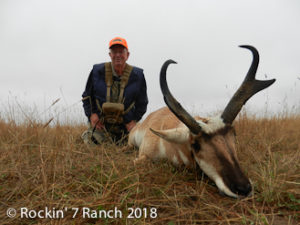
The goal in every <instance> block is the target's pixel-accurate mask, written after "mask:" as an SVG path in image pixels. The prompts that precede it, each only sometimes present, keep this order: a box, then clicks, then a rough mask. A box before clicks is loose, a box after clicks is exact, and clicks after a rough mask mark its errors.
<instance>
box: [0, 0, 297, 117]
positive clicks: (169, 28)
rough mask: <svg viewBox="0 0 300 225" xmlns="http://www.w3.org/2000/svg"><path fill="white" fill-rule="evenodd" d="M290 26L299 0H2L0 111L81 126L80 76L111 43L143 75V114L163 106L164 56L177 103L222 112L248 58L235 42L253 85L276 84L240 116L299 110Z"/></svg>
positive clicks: (292, 28)
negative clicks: (116, 41)
mask: <svg viewBox="0 0 300 225" xmlns="http://www.w3.org/2000/svg"><path fill="white" fill-rule="evenodd" d="M299 22H300V1H298V0H265V1H264V0H251V1H250V0H244V1H240V0H226V1H221V0H219V1H216V0H205V1H203V0H197V1H196V0H195V1H192V0H190V1H178V0H160V1H158V0H151V1H142V0H131V1H126V0H123V1H121V0H118V1H114V0H109V1H106V0H104V1H100V0H51V1H50V0H47V1H46V0H1V1H0V75H1V82H0V103H1V104H0V105H1V112H2V114H3V111H6V113H7V111H9V110H11V109H9V107H10V106H13V108H14V107H21V108H22V107H23V108H24V107H25V105H27V106H28V107H31V106H34V107H35V109H36V110H38V111H39V116H41V117H44V118H45V119H47V118H46V117H47V116H48V115H49V114H51V115H56V114H59V113H60V112H61V111H62V108H66V109H68V110H70V111H73V112H74V114H73V113H70V114H71V115H70V118H71V119H72V118H76V119H78V120H84V113H83V110H82V104H81V103H79V102H80V99H81V94H82V92H83V90H84V88H85V84H86V80H87V77H88V74H89V72H90V70H91V69H92V66H93V64H96V63H101V62H106V61H109V60H110V58H109V56H108V42H109V41H110V40H111V39H112V38H113V37H115V36H121V37H124V38H125V39H126V40H127V42H128V45H129V51H130V57H129V60H128V63H129V64H131V65H135V66H138V67H141V68H143V69H144V73H145V77H146V81H147V86H148V95H149V100H150V103H149V107H148V112H147V113H149V112H151V111H154V110H156V109H158V108H160V107H162V106H164V105H165V104H164V102H163V99H162V95H161V92H160V88H159V82H158V79H159V71H160V68H161V66H162V64H163V62H164V61H165V60H167V59H173V60H175V61H177V62H178V64H177V65H171V66H170V67H169V70H168V76H167V79H168V82H169V86H170V89H171V91H172V93H173V95H174V96H175V97H176V98H177V99H178V100H179V101H180V102H181V103H182V105H184V106H185V107H186V108H187V109H188V110H191V111H192V113H193V114H195V113H196V114H199V115H202V116H203V115H206V114H209V112H216V111H220V110H222V109H223V108H224V107H225V105H226V104H227V102H228V101H229V99H230V97H231V96H232V95H233V93H234V92H235V90H236V89H237V88H238V87H239V85H240V83H241V82H242V80H243V79H244V76H245V75H246V73H247V71H248V68H249V66H250V63H251V60H252V55H251V52H250V51H248V50H247V49H242V48H239V47H238V46H239V45H242V44H249V45H253V46H255V47H256V48H257V49H258V51H259V53H260V65H259V68H258V72H257V78H258V79H271V78H276V79H277V81H276V82H275V84H273V85H272V86H271V87H270V88H268V89H267V90H265V91H262V92H260V93H258V94H256V95H255V96H254V97H253V98H252V99H251V100H249V102H248V103H247V109H248V108H249V110H252V111H254V112H256V111H257V112H261V111H264V110H265V108H266V105H267V107H268V111H270V112H273V113H274V112H275V113H276V112H282V111H283V110H284V109H287V108H290V109H292V107H296V108H298V109H299V108H300V61H299V60H300V29H299ZM57 98H61V100H60V101H59V102H58V103H57V104H56V105H55V107H56V108H55V110H54V106H53V108H50V109H48V107H49V106H50V105H51V103H52V102H53V101H54V100H56V99H57ZM15 101H16V102H17V103H16V102H15ZM18 104H19V106H16V105H18ZM23 110H24V109H23ZM25 111H26V110H25ZM29 111H30V110H29ZM50 111H51V113H50ZM43 113H45V115H43ZM4 114H5V113H4ZM46 114H47V115H46ZM2 116H3V115H2Z"/></svg>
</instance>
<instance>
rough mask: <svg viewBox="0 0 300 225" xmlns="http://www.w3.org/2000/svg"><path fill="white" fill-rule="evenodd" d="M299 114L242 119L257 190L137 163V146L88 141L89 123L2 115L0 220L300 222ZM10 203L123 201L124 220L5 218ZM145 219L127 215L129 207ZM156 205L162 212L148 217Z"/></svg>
mask: <svg viewBox="0 0 300 225" xmlns="http://www.w3.org/2000/svg"><path fill="white" fill-rule="evenodd" d="M299 128H300V116H278V117H277V118H276V117H273V118H270V119H255V118H249V117H247V116H245V115H244V116H241V117H240V118H239V120H238V121H236V131H237V135H238V136H237V139H238V149H239V152H238V156H239V159H240V162H241V166H242V168H243V169H244V170H245V171H246V174H247V175H248V176H249V177H250V178H251V180H252V182H253V185H254V188H255V193H254V195H253V196H252V197H249V198H245V199H238V200H237V199H232V198H228V197H223V196H220V195H219V194H218V190H217V188H216V187H215V186H214V185H213V184H212V183H211V181H210V180H208V179H207V178H206V177H204V176H202V175H201V174H200V173H196V172H195V171H187V170H184V169H175V168H174V167H172V166H171V165H170V164H168V163H167V162H161V163H151V162H148V163H146V164H145V165H143V166H139V167H137V168H136V167H134V166H133V159H134V158H135V157H136V156H137V151H132V152H127V153H125V152H122V151H121V150H120V149H119V148H117V147H116V146H114V145H111V144H106V145H103V146H98V147H87V146H85V145H84V144H83V143H82V141H81V139H80V135H81V133H82V131H83V130H84V129H85V126H74V127H73V126H60V125H56V126H54V127H49V126H47V127H43V125H41V124H39V123H34V122H32V121H31V122H30V123H27V124H26V123H24V124H19V125H16V124H14V122H13V121H11V122H4V121H1V120H0V151H1V153H0V203H1V204H0V221H1V222H0V223H1V224H168V225H177V224H274V225H281V224H282V225H286V224H297V223H299V221H300V215H299V212H300V141H299V140H300V129H299ZM10 207H13V208H15V209H18V210H19V209H20V208H21V207H27V208H29V209H34V210H40V209H44V208H45V207H48V208H50V209H52V208H55V209H56V210H59V209H65V208H66V207H67V208H68V209H71V208H72V207H78V208H80V209H81V208H82V207H89V208H90V209H93V210H101V209H105V210H109V209H113V208H114V207H117V208H118V209H119V210H121V211H122V213H123V218H117V219H108V218H106V219H105V218H102V219H99V218H98V219H92V218H90V219H88V218H83V217H82V215H81V213H79V214H78V215H77V216H76V218H74V219H73V218H72V215H73V212H74V211H72V210H68V211H67V212H65V214H64V218H61V219H39V218H35V219H24V218H23V219H21V218H20V216H19V212H18V214H17V216H16V217H15V218H9V217H7V216H6V210H7V209H8V208H10ZM129 207H133V208H141V209H143V208H145V209H147V218H144V217H145V216H142V218H139V219H128V218H126V217H127V215H128V212H129V211H128V208H129ZM151 208H157V218H150V217H149V213H150V210H151Z"/></svg>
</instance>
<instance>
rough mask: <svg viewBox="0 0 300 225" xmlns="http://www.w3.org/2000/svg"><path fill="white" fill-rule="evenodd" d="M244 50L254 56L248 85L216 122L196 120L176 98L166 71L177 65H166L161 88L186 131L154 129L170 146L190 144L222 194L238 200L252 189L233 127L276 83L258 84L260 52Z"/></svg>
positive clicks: (250, 47) (242, 85)
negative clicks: (250, 101) (254, 100)
mask: <svg viewBox="0 0 300 225" xmlns="http://www.w3.org/2000/svg"><path fill="white" fill-rule="evenodd" d="M240 47H242V48H246V49H249V50H250V51H251V52H252V54H253V61H252V64H251V66H250V69H249V71H248V73H247V75H246V77H245V79H244V81H243V82H242V84H241V86H240V87H239V89H238V90H237V91H236V93H235V94H234V95H233V97H232V98H231V100H230V101H229V103H228V104H227V106H226V107H225V109H224V111H223V113H222V114H221V115H220V116H216V117H213V118H207V119H197V118H193V117H192V116H191V115H190V114H189V113H188V112H187V111H186V110H185V109H184V108H183V107H182V106H181V105H180V103H178V102H177V100H176V99H175V98H174V97H173V96H172V94H171V93H170V90H169V88H168V85H167V81H166V71H167V68H168V66H169V64H171V63H176V62H174V61H173V60H168V61H166V62H165V63H164V64H163V66H162V68H161V72H160V87H161V90H162V93H163V96H164V100H165V103H166V104H167V106H168V107H169V109H170V110H171V111H172V112H173V113H174V114H175V115H176V117H177V118H178V119H179V120H180V121H181V122H182V123H184V124H185V125H186V127H184V128H181V129H178V128H176V129H171V130H153V129H151V131H152V132H153V133H154V134H156V135H158V136H159V137H161V138H163V139H165V140H167V141H169V142H175V143H186V144H187V145H188V146H189V148H190V150H191V152H192V154H193V156H194V158H195V160H196V162H197V164H198V165H199V167H200V168H201V169H202V171H203V172H204V173H205V174H206V175H207V176H208V177H210V178H211V179H212V180H213V181H214V182H215V184H216V185H217V187H218V189H219V190H220V192H221V193H223V194H226V195H228V196H231V197H235V198H237V197H239V196H248V195H249V194H250V193H251V191H252V187H251V183H250V181H249V179H248V178H247V176H246V175H245V174H244V173H243V171H242V170H241V168H240V165H239V162H238V159H237V155H236V139H235V131H234V127H233V126H232V123H233V121H234V119H235V118H236V116H237V115H238V113H239V112H240V110H241V108H242V106H243V105H244V104H245V103H246V102H247V100H248V99H249V98H251V96H253V95H254V94H255V93H257V92H259V91H261V90H263V89H265V88H267V87H269V86H270V85H271V84H273V83H274V82H275V79H272V80H265V81H261V80H256V79H255V74H256V70H257V67H258V63H259V54H258V51H257V50H256V49H255V48H254V47H252V46H249V45H243V46H240Z"/></svg>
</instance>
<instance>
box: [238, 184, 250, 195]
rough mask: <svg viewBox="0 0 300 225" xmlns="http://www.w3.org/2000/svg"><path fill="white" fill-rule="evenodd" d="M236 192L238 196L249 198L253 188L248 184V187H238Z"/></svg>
mask: <svg viewBox="0 0 300 225" xmlns="http://www.w3.org/2000/svg"><path fill="white" fill-rule="evenodd" d="M235 190H236V192H237V194H238V195H243V196H248V194H250V192H251V190H252V186H251V184H250V183H247V184H246V185H237V186H236V187H235Z"/></svg>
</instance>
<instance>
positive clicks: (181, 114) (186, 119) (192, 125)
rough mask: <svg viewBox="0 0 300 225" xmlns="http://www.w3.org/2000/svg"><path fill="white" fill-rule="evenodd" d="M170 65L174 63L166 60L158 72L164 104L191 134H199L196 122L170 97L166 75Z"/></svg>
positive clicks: (199, 128)
mask: <svg viewBox="0 0 300 225" xmlns="http://www.w3.org/2000/svg"><path fill="white" fill-rule="evenodd" d="M171 63H176V62H175V61H173V60H171V59H169V60H167V61H166V62H165V63H164V64H163V66H162V68H161V70H160V89H161V91H162V93H163V96H164V100H165V103H166V104H167V106H168V107H169V109H170V110H171V111H172V112H173V113H174V114H175V115H176V116H177V118H178V119H179V120H180V121H181V122H183V123H184V124H185V125H186V126H187V127H188V128H189V129H190V131H191V132H192V133H194V134H199V133H200V132H201V127H200V126H199V124H198V123H197V121H196V120H195V119H194V118H193V117H192V116H191V115H190V114H189V113H188V112H187V111H186V110H185V109H184V108H183V107H182V106H181V105H180V103H179V102H177V100H176V99H175V98H174V97H173V96H172V94H171V92H170V90H169V87H168V84H167V80H166V73H167V68H168V66H169V65H170V64H171Z"/></svg>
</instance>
